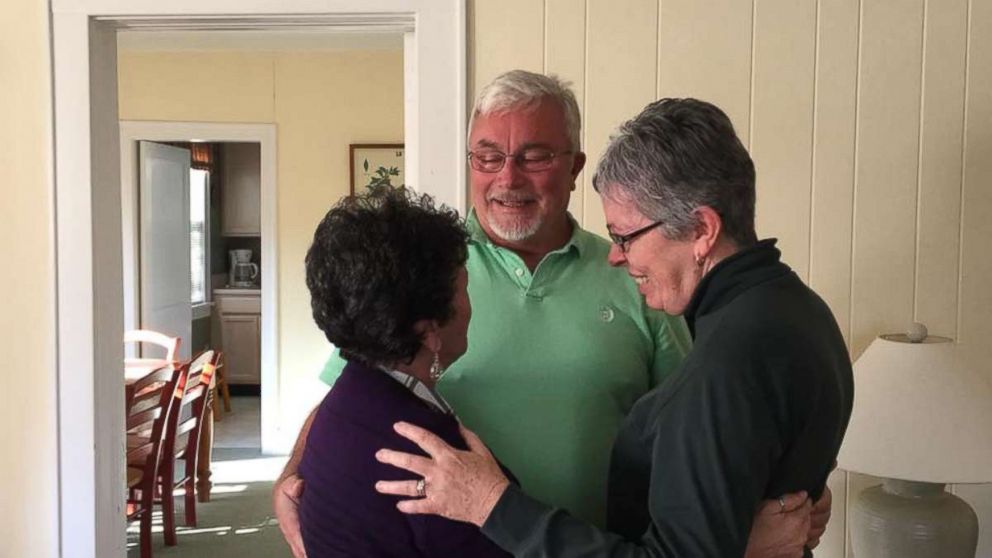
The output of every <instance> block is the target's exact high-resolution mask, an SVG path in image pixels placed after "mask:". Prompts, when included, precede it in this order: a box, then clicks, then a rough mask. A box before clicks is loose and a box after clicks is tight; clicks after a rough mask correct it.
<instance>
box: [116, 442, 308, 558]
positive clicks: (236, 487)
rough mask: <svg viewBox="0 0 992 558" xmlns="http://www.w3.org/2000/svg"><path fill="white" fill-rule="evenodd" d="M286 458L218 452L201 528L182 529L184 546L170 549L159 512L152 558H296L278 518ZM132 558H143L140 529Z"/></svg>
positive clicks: (134, 533) (131, 539)
mask: <svg viewBox="0 0 992 558" xmlns="http://www.w3.org/2000/svg"><path fill="white" fill-rule="evenodd" d="M285 463H286V458H285V457H264V456H262V455H261V454H260V453H259V450H258V448H250V449H238V448H215V449H214V466H213V479H214V486H213V491H212V496H211V501H210V502H207V503H198V504H197V505H196V514H197V523H198V525H197V527H195V528H190V527H185V526H182V525H178V529H177V535H178V539H179V544H177V545H176V546H171V547H167V546H165V543H164V541H163V539H162V514H161V511H160V510H159V508H158V507H156V511H155V515H154V518H153V527H152V531H153V534H152V555H153V556H155V557H159V556H163V557H165V556H183V557H204V558H206V557H210V558H227V557H230V558H251V557H254V556H259V557H263V556H264V557H269V556H274V557H284V556H285V557H291V556H292V554H291V553H290V551H289V547H288V546H286V543H285V542H284V541H283V539H282V534H281V533H280V532H279V525H278V524H277V523H276V520H275V517H274V516H273V514H272V506H271V499H270V498H271V491H272V482H273V480H274V479H275V478H276V477H277V476H278V475H279V472H280V471H282V467H283V465H284V464H285ZM182 501H183V499H182V498H181V497H177V499H176V508H177V509H176V512H177V513H176V520H177V523H181V521H182V518H183V504H182ZM127 543H128V556H129V557H137V556H139V554H140V552H139V550H138V525H137V523H134V524H131V525H129V526H128V533H127Z"/></svg>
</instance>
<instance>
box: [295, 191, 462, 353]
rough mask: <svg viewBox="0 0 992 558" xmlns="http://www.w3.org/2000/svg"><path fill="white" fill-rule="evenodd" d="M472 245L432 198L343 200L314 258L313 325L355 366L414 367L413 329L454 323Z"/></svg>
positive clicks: (416, 343) (392, 195)
mask: <svg viewBox="0 0 992 558" xmlns="http://www.w3.org/2000/svg"><path fill="white" fill-rule="evenodd" d="M467 241H468V235H467V233H466V232H465V229H464V227H463V226H462V222H461V219H460V218H459V217H458V214H457V213H456V212H455V211H454V210H452V209H450V208H448V207H446V206H443V205H440V206H435V204H434V200H433V198H431V197H430V196H428V195H426V194H425V195H417V194H415V193H413V192H411V191H409V190H405V189H402V188H394V187H391V186H381V187H376V188H373V189H371V190H370V191H369V192H368V193H366V194H362V195H358V196H349V197H347V198H345V199H343V200H342V201H341V202H340V203H338V204H337V205H335V206H334V207H333V208H332V209H331V210H330V211H328V212H327V215H325V216H324V219H323V220H322V221H321V222H320V225H318V226H317V230H316V232H314V235H313V244H311V245H310V249H309V250H308V251H307V257H306V268H307V288H309V289H310V307H311V309H312V310H313V319H314V321H315V322H317V326H318V327H320V329H321V331H323V332H324V335H325V336H327V339H328V341H330V342H331V343H333V344H334V345H335V346H337V347H338V348H339V349H340V350H341V356H343V357H344V358H346V359H348V360H357V361H361V362H364V363H366V364H369V365H384V364H392V363H400V362H410V361H411V360H413V357H414V356H415V355H416V354H417V351H419V350H420V345H421V341H420V336H419V335H418V334H417V332H415V331H414V329H413V326H414V324H415V323H416V322H417V321H419V320H436V321H437V322H438V323H441V324H444V323H445V322H447V321H448V320H449V319H450V318H451V316H452V313H453V311H454V310H453V308H452V301H453V300H454V296H455V279H456V277H457V274H458V270H459V268H460V267H461V266H463V265H464V264H465V259H466V256H467V248H466V243H467Z"/></svg>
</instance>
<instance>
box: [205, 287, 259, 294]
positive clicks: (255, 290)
mask: <svg viewBox="0 0 992 558" xmlns="http://www.w3.org/2000/svg"><path fill="white" fill-rule="evenodd" d="M214 293H215V294H219V295H226V296H261V294H262V287H261V286H255V287H221V288H218V289H214Z"/></svg>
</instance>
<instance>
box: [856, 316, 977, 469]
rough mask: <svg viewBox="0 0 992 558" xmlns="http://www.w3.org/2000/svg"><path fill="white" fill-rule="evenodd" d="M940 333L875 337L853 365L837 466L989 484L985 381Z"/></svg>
mask: <svg viewBox="0 0 992 558" xmlns="http://www.w3.org/2000/svg"><path fill="white" fill-rule="evenodd" d="M976 361H977V359H974V358H969V357H968V356H966V354H965V352H964V351H963V350H962V349H961V348H960V347H959V346H957V345H956V344H955V343H953V342H952V341H951V340H950V339H947V338H944V337H933V336H931V337H927V338H926V339H925V340H924V341H923V342H920V343H910V342H909V339H908V338H907V337H906V336H905V335H883V336H881V337H878V338H877V339H875V340H874V341H873V342H872V344H871V345H870V346H869V347H868V349H867V350H866V351H865V352H864V354H862V355H861V358H859V359H858V360H857V362H855V363H854V411H853V412H852V414H851V422H850V424H849V426H848V429H847V434H846V436H845V437H844V443H843V445H842V446H841V449H840V455H839V456H838V458H837V461H838V466H839V467H840V468H841V469H845V470H848V471H854V472H858V473H865V474H869V475H875V476H879V477H886V478H893V479H903V480H910V481H920V482H932V483H983V482H990V481H992V384H990V382H989V380H988V379H987V378H986V377H985V375H984V374H982V373H981V369H980V364H981V363H980V362H976Z"/></svg>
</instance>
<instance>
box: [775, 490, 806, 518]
mask: <svg viewBox="0 0 992 558" xmlns="http://www.w3.org/2000/svg"><path fill="white" fill-rule="evenodd" d="M808 499H809V495H808V494H806V491H805V490H802V491H799V492H792V493H790V494H786V495H784V496H782V497H781V498H779V499H778V501H777V502H776V504H778V507H779V512H780V513H789V512H792V511H796V510H798V509H800V508H801V507H802V506H803V504H805V503H806V502H807V500H808Z"/></svg>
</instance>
